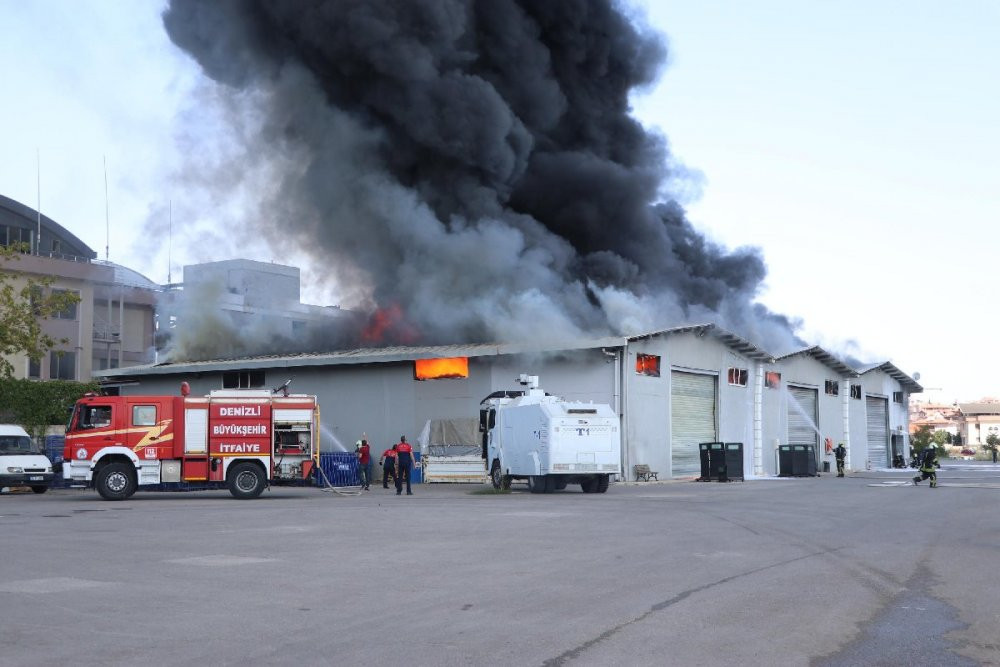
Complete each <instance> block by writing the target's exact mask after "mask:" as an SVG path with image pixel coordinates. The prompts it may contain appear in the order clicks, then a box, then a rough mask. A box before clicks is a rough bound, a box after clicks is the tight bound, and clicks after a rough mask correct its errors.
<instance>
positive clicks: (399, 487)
mask: <svg viewBox="0 0 1000 667" xmlns="http://www.w3.org/2000/svg"><path fill="white" fill-rule="evenodd" d="M394 449H395V450H396V495H397V496H398V495H400V494H401V493H403V478H404V477H405V478H406V495H408V496H412V495H413V491H411V490H410V472H411V471H412V469H413V447H411V446H410V443H408V442H407V441H406V436H405V435H401V436H399V442H398V443H396V446H395V448H394Z"/></svg>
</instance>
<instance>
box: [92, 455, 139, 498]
mask: <svg viewBox="0 0 1000 667" xmlns="http://www.w3.org/2000/svg"><path fill="white" fill-rule="evenodd" d="M94 486H95V487H97V492H98V493H99V494H101V498H104V499H105V500H125V499H126V498H131V497H132V494H133V493H135V488H136V486H137V483H136V480H135V469H134V468H133V467H132V466H131V464H128V463H121V462H115V463H109V464H107V465H106V466H103V467H102V468H101V471H100V472H99V473H97V479H95V480H94Z"/></svg>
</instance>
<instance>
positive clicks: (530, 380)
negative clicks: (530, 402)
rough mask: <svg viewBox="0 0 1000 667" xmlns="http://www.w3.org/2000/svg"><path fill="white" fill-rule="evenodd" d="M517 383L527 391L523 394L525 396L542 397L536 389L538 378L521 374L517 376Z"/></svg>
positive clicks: (539, 390)
mask: <svg viewBox="0 0 1000 667" xmlns="http://www.w3.org/2000/svg"><path fill="white" fill-rule="evenodd" d="M517 383H518V384H520V385H521V386H522V387H526V388H527V390H528V391H526V392H525V395H527V396H541V395H544V393H545V392H543V391H542V390H541V389H539V388H538V376H537V375H528V374H527V373H521V374H520V375H518V376H517Z"/></svg>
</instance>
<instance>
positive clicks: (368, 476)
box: [354, 438, 372, 491]
mask: <svg viewBox="0 0 1000 667" xmlns="http://www.w3.org/2000/svg"><path fill="white" fill-rule="evenodd" d="M354 451H355V452H357V454H358V468H359V469H360V471H361V488H362V490H364V491H367V490H368V487H369V485H370V484H371V483H372V454H371V447H369V446H368V439H367V438H361V440H358V442H357V444H356V446H355V448H354Z"/></svg>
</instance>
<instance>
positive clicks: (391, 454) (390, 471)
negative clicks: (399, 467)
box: [379, 445, 396, 489]
mask: <svg viewBox="0 0 1000 667" xmlns="http://www.w3.org/2000/svg"><path fill="white" fill-rule="evenodd" d="M379 465H381V466H382V488H383V489H388V488H389V477H392V483H393V484H395V483H396V445H393V446H392V447H390V448H389V449H387V450H385V451H384V452H382V458H381V459H379Z"/></svg>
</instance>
